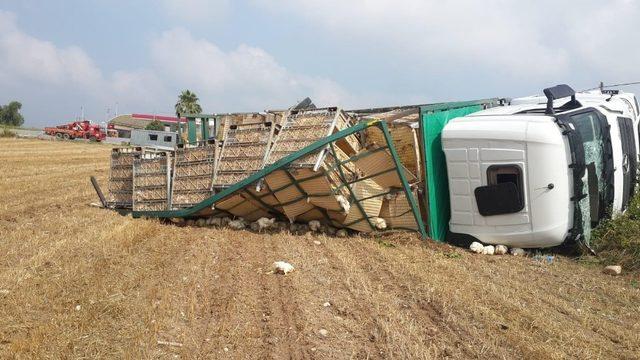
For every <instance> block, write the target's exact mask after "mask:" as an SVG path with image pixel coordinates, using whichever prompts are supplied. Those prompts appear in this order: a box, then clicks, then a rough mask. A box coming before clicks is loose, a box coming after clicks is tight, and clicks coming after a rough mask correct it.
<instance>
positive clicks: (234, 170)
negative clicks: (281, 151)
mask: <svg viewBox="0 0 640 360" xmlns="http://www.w3.org/2000/svg"><path fill="white" fill-rule="evenodd" d="M275 128H276V127H275V126H274V125H273V124H272V123H269V122H257V123H244V124H238V125H231V126H229V128H228V130H227V131H226V133H225V136H224V142H223V144H222V148H221V149H220V156H219V157H218V160H217V162H216V166H215V171H214V177H213V189H214V191H216V192H217V191H220V190H222V189H225V188H227V187H229V186H232V185H234V184H236V183H237V182H239V181H241V180H244V179H246V178H247V177H249V176H251V175H253V174H254V173H256V172H258V171H260V170H261V169H262V166H263V164H264V161H265V158H266V156H267V154H268V151H269V148H270V147H271V143H272V141H273V136H274V131H275ZM256 185H257V184H256ZM263 195H265V194H263V193H259V191H258V190H256V187H253V188H251V189H245V190H244V191H241V192H238V193H237V194H234V195H233V196H230V197H228V198H225V199H224V200H223V201H220V202H218V203H216V204H215V207H216V209H219V210H224V211H226V212H228V213H230V214H232V215H235V216H240V217H243V218H245V219H248V220H255V219H258V218H260V217H263V216H269V207H270V206H272V205H273V206H277V200H276V199H275V198H274V197H273V196H263ZM267 195H268V194H267ZM258 198H259V199H260V200H258Z"/></svg>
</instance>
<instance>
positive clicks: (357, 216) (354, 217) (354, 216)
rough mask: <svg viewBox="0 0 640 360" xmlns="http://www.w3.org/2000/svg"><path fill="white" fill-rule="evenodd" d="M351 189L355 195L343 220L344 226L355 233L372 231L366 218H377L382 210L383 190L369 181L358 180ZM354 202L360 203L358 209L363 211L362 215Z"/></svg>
mask: <svg viewBox="0 0 640 360" xmlns="http://www.w3.org/2000/svg"><path fill="white" fill-rule="evenodd" d="M351 189H352V191H353V193H354V195H355V199H353V198H352V199H351V208H350V210H349V213H348V214H347V216H346V218H345V219H344V222H343V224H344V226H346V227H348V228H350V229H353V230H356V231H362V232H371V231H374V229H372V228H371V226H370V225H369V222H368V221H367V219H366V218H367V217H368V218H372V217H377V216H379V215H380V210H381V209H382V200H383V199H382V197H383V196H384V193H385V190H384V189H383V188H382V187H381V186H380V185H378V184H377V183H376V182H375V181H373V180H371V179H365V180H360V181H358V182H356V183H354V184H352V185H351ZM356 200H357V201H358V202H359V203H360V207H362V209H363V210H364V214H363V213H362V211H361V210H360V207H359V206H358V205H357V204H356V203H355V202H356Z"/></svg>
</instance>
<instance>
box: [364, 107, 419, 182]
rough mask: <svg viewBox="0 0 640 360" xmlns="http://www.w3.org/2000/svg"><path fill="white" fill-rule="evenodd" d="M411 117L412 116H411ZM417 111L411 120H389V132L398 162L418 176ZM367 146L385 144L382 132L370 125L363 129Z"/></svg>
mask: <svg viewBox="0 0 640 360" xmlns="http://www.w3.org/2000/svg"><path fill="white" fill-rule="evenodd" d="M411 119H413V117H412V118H411ZM417 120H418V119H417V113H416V115H415V120H413V122H411V121H407V120H406V119H404V118H403V119H401V120H394V121H390V122H389V123H388V124H389V134H390V135H391V139H392V140H393V146H394V147H395V149H396V152H397V153H398V157H399V158H400V162H401V163H402V165H404V167H405V168H407V170H409V171H410V172H411V173H412V174H414V175H415V176H420V163H421V162H420V143H419V141H418V133H417V131H416V127H417V124H418V123H417V122H415V121H417ZM365 138H366V141H365V142H366V144H367V146H368V147H380V146H386V144H387V143H386V141H385V139H384V134H383V133H382V131H381V130H380V129H379V128H377V127H370V128H368V129H367V130H366V131H365Z"/></svg>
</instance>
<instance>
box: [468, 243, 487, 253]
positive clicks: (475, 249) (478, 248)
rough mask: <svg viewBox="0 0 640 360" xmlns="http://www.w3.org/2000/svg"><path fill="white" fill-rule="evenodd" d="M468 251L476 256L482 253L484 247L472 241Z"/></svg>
mask: <svg viewBox="0 0 640 360" xmlns="http://www.w3.org/2000/svg"><path fill="white" fill-rule="evenodd" d="M469 250H471V251H473V252H474V253H476V254H482V252H483V251H484V246H483V245H482V244H480V243H479V242H477V241H474V242H472V243H471V246H469Z"/></svg>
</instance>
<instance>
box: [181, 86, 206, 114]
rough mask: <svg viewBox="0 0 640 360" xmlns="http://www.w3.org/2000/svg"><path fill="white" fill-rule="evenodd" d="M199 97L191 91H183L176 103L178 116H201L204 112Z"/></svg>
mask: <svg viewBox="0 0 640 360" xmlns="http://www.w3.org/2000/svg"><path fill="white" fill-rule="evenodd" d="M198 101H200V99H198V95H196V94H195V93H193V92H191V91H190V90H183V91H182V92H181V93H180V95H179V96H178V102H177V103H176V106H175V108H176V115H177V116H180V115H181V114H199V113H201V112H202V107H200V104H198Z"/></svg>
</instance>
